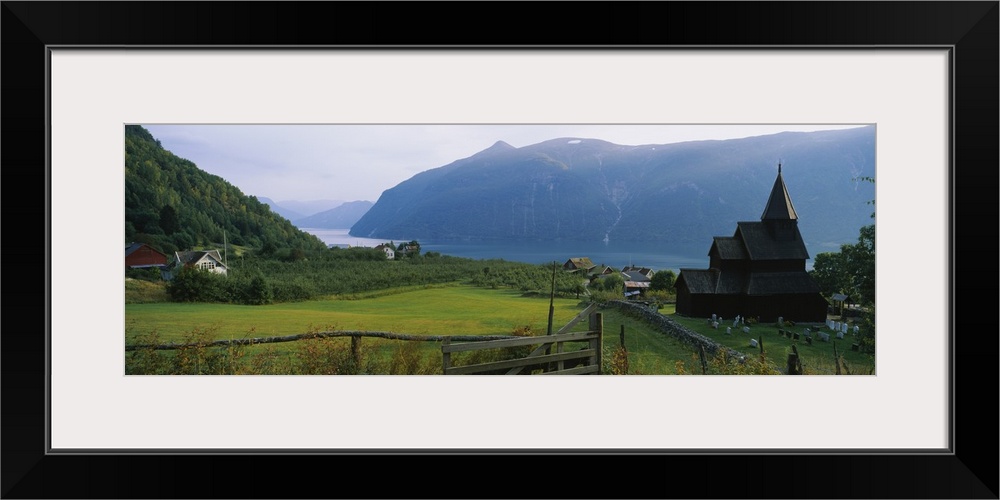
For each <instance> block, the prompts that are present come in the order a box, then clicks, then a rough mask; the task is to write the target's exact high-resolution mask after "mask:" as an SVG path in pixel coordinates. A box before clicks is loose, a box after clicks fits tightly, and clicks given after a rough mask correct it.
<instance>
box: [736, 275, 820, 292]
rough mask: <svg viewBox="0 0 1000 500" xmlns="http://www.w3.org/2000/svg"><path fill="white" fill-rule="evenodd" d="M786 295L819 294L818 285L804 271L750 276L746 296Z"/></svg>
mask: <svg viewBox="0 0 1000 500" xmlns="http://www.w3.org/2000/svg"><path fill="white" fill-rule="evenodd" d="M786 293H819V285H817V284H816V282H815V281H814V280H813V279H812V277H811V276H809V274H808V273H806V272H805V271H798V272H780V273H751V274H750V279H749V281H748V282H747V295H778V294H786Z"/></svg>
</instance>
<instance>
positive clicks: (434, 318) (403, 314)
mask: <svg viewBox="0 0 1000 500" xmlns="http://www.w3.org/2000/svg"><path fill="white" fill-rule="evenodd" d="M584 307H585V304H584V303H582V302H580V301H578V300H576V299H567V298H556V299H555V302H554V312H553V323H554V327H553V329H554V330H558V329H559V328H561V327H562V326H563V325H565V324H566V323H568V322H569V321H570V320H571V319H573V317H575V316H576V315H577V314H578V313H579V312H580V311H581V310H582V309H583V308H584ZM668 307H672V306H668ZM548 309H549V300H548V298H546V297H540V296H537V295H529V296H525V294H523V293H522V292H520V291H517V290H504V289H496V290H494V289H487V288H481V287H474V286H469V285H461V284H449V285H429V286H420V287H405V288H400V289H394V290H383V291H379V292H372V293H369V294H351V295H342V296H331V297H328V298H326V299H323V300H312V301H305V302H292V303H281V304H270V305H261V306H245V305H234V304H206V303H174V302H156V303H132V304H126V306H125V326H126V328H125V329H126V343H127V344H135V343H166V342H174V343H185V342H198V341H208V340H228V339H239V338H253V337H269V336H285V335H294V334H300V333H307V332H313V331H334V330H366V331H386V332H394V333H406V334H415V335H447V334H451V335H511V334H512V333H514V332H515V331H519V332H525V331H529V332H531V333H533V334H535V335H544V334H545V331H546V327H547V320H548ZM671 312H672V309H671ZM602 313H603V314H604V325H605V342H604V345H605V351H606V352H608V353H611V352H613V351H614V350H615V349H616V348H618V346H619V344H620V335H619V333H620V330H621V325H625V328H626V334H625V339H626V340H625V346H626V349H627V353H628V360H629V361H628V366H629V373H632V374H673V373H675V370H676V367H677V361H678V360H679V361H681V362H686V363H687V364H688V367H689V369H690V367H691V366H693V365H692V359H693V358H692V355H693V353H692V352H691V350H690V349H689V348H688V347H686V346H685V345H683V344H682V343H680V342H679V341H677V340H675V339H673V338H671V337H669V336H666V335H663V334H662V333H659V332H657V331H655V330H653V329H652V328H650V327H649V326H647V325H646V324H644V323H642V322H638V321H635V320H633V319H631V318H628V317H626V316H623V315H621V314H620V313H619V312H617V311H615V310H603V311H602ZM583 329H586V322H581V323H580V324H578V325H577V326H576V327H575V328H574V330H583ZM362 343H363V346H364V350H365V353H366V355H368V356H370V357H371V366H368V367H363V368H358V367H355V368H356V369H358V371H359V372H360V373H399V374H406V373H428V374H429V373H440V368H441V366H440V364H441V353H440V344H439V343H437V342H413V341H393V340H383V339H372V338H365V339H364V340H363V342H362ZM349 346H350V340H349V339H346V338H335V339H317V340H308V341H297V342H288V343H280V344H264V345H256V346H250V347H238V348H206V349H205V351H211V352H203V353H201V355H202V356H207V357H211V356H212V355H213V353H214V355H215V356H216V358H219V359H216V360H215V362H216V364H218V363H233V362H234V358H239V360H240V361H241V362H243V363H244V364H248V367H245V368H244V369H245V370H246V371H242V372H241V371H239V370H235V372H239V373H262V370H273V373H301V370H302V368H301V367H299V368H296V367H294V366H292V365H293V364H294V363H293V362H292V361H291V360H292V359H293V358H302V357H307V358H308V357H311V358H312V362H314V363H322V362H323V360H322V359H320V358H324V357H325V358H324V359H326V361H327V362H331V363H334V362H335V361H336V360H335V359H333V358H336V357H337V356H340V357H344V356H346V355H347V351H348V350H349ZM318 351H322V352H318ZM153 355H155V356H157V357H158V358H159V359H155V360H151V359H145V358H143V357H144V356H146V357H147V358H148V356H153ZM178 355H179V353H177V352H176V351H158V352H155V353H153V352H139V351H135V352H129V353H127V354H126V358H127V360H131V361H130V363H131V364H132V373H148V372H153V373H155V372H157V371H163V370H166V369H167V368H166V367H165V364H169V363H173V364H174V365H178V364H182V363H180V362H179V361H178V360H177V359H176V357H177V356H178ZM183 355H187V356H190V355H192V354H191V353H190V352H189V353H185V354H183ZM609 357H610V356H606V358H609ZM210 361H211V360H209V362H203V363H199V360H197V359H195V360H192V361H191V363H195V364H196V365H206V364H207V365H211V362H210ZM140 362H142V363H147V364H154V365H156V364H157V363H159V365H164V366H159V365H158V366H159V368H157V369H143V368H141V367H137V365H136V363H140ZM130 363H127V366H128V365H129V364H130ZM400 364H402V365H404V366H403V367H399V366H398V365H400ZM376 365H377V366H376ZM392 365H397V366H396V368H392ZM187 368H188V369H191V370H197V373H201V372H203V371H204V370H205V368H204V366H194V365H192V366H189V367H187ZM215 368H217V369H220V370H222V371H221V372H220V373H229V372H230V371H227V370H228V368H226V367H221V368H220V367H218V366H216V367H215ZM312 368H315V369H317V370H318V371H319V372H322V370H321V369H320V368H321V367H318V366H314V367H312ZM394 370H395V371H394ZM171 372H172V371H171ZM210 372H211V370H210Z"/></svg>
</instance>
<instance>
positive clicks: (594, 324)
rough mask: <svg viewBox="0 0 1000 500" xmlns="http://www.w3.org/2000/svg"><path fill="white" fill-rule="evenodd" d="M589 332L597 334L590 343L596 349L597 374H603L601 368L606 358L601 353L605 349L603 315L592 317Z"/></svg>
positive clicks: (592, 315) (598, 314)
mask: <svg viewBox="0 0 1000 500" xmlns="http://www.w3.org/2000/svg"><path fill="white" fill-rule="evenodd" d="M589 330H590V331H592V332H597V338H596V339H594V340H591V341H590V345H591V347H592V348H593V349H594V358H595V361H596V363H597V374H598V375H600V374H601V367H602V366H603V364H602V363H603V361H604V356H602V353H601V351H602V350H603V347H604V316H603V315H602V314H601V313H594V314H591V315H590V327H589Z"/></svg>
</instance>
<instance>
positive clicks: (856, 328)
mask: <svg viewBox="0 0 1000 500" xmlns="http://www.w3.org/2000/svg"><path fill="white" fill-rule="evenodd" d="M859 330H861V329H860V328H858V325H854V333H855V334H857V333H858V331H859Z"/></svg>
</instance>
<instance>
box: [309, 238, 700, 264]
mask: <svg viewBox="0 0 1000 500" xmlns="http://www.w3.org/2000/svg"><path fill="white" fill-rule="evenodd" d="M302 230H303V231H306V232H308V233H310V234H313V235H315V236H316V237H318V238H319V239H320V240H322V241H323V242H324V243H326V244H327V245H335V246H341V247H347V246H363V247H374V246H376V245H379V244H381V243H387V242H388V241H389V240H384V239H371V238H359V237H355V236H351V235H349V234H347V231H348V230H347V229H310V228H302ZM411 239H412V238H396V239H392V240H391V241H393V242H394V243H395V244H396V245H399V244H400V243H402V242H405V241H410V240H411ZM418 241H419V242H420V247H421V250H422V251H423V252H424V253H427V252H438V253H440V254H443V255H452V256H455V257H466V258H470V259H477V260H478V259H504V260H508V261H514V262H527V263H530V264H546V263H550V262H558V263H560V264H561V263H563V262H566V261H567V260H568V259H570V258H573V257H589V258H590V260H591V261H592V262H593V263H594V264H597V265H602V264H603V265H607V266H611V267H612V268H615V269H621V268H622V267H624V266H627V265H630V264H631V265H635V266H640V267H648V268H650V269H653V270H656V271H660V270H664V269H673V270H674V272H678V271H679V270H680V268H682V267H683V268H699V269H704V268H706V267H708V245H710V244H711V242H708V243H707V244H706V245H705V246H704V248H674V247H670V246H666V245H663V244H661V243H657V242H649V241H643V242H627V241H615V240H611V241H609V242H607V243H605V242H603V241H594V242H586V241H520V240H517V241H515V240H500V241H494V240H490V241H482V240H461V241H434V240H425V239H420V240H418Z"/></svg>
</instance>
